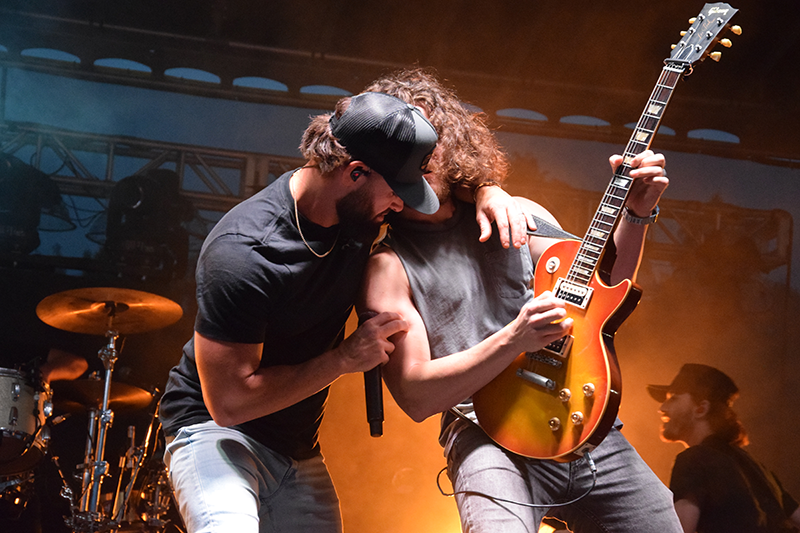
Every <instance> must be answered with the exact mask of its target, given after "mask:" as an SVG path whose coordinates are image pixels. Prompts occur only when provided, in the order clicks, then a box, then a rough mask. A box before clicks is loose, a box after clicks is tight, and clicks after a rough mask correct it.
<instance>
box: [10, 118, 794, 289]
mask: <svg viewBox="0 0 800 533" xmlns="http://www.w3.org/2000/svg"><path fill="white" fill-rule="evenodd" d="M0 151H3V152H6V153H9V154H12V155H16V156H17V157H19V158H20V159H23V160H26V162H28V163H29V164H30V165H31V166H33V167H35V168H37V169H39V170H42V171H43V172H45V173H47V174H49V175H50V177H51V179H53V180H54V181H55V182H56V183H57V184H58V186H59V189H60V190H61V193H62V194H66V195H77V196H88V197H94V198H108V196H109V195H110V193H111V189H112V188H113V187H114V185H115V184H116V183H117V182H118V181H119V180H120V179H122V178H124V177H126V176H129V175H133V174H143V173H145V172H147V171H148V170H150V169H155V168H170V169H173V170H175V172H177V173H178V175H179V176H180V178H181V195H183V196H185V197H186V198H187V199H189V200H190V201H191V202H192V204H193V205H194V207H195V208H196V209H198V210H210V211H217V212H225V211H227V210H228V209H230V208H231V207H233V206H234V205H236V204H237V203H239V202H241V201H242V200H244V199H246V198H248V197H249V196H251V195H253V194H254V193H256V192H257V191H259V190H261V189H262V188H263V187H265V186H266V185H268V184H269V183H270V182H271V181H272V180H274V179H275V178H276V177H277V176H280V175H281V174H282V173H284V172H286V171H287V170H290V169H292V168H296V167H298V166H301V165H302V160H301V159H298V158H291V157H283V156H276V155H271V154H262V153H253V152H240V151H234V150H223V149H219V148H211V147H201V146H193V145H187V144H178V143H168V142H161V141H152V140H146V139H136V138H132V137H125V136H113V135H97V134H87V133H79V132H74V131H67V130H58V129H53V128H48V127H44V126H40V125H35V124H19V123H0ZM54 160H55V161H54ZM120 160H125V161H126V163H127V167H128V171H127V172H124V173H123V172H119V169H120V167H122V166H123V165H122V164H120ZM131 162H133V163H134V166H133V170H130V169H131V164H130V163H131ZM54 166H57V167H58V170H57V171H56V172H47V171H46V170H45V168H47V167H54ZM536 190H537V198H543V199H546V201H545V202H542V203H543V204H545V207H547V208H549V209H552V210H553V211H554V212H557V213H559V214H560V218H561V221H562V224H563V225H564V227H566V228H568V229H571V230H573V231H574V230H575V228H582V227H585V226H586V225H587V224H588V221H589V220H591V217H592V215H593V214H594V212H595V209H596V208H597V204H598V193H597V192H596V191H585V190H578V189H573V188H571V187H570V186H568V185H566V184H563V183H557V182H544V183H537V185H536ZM792 225H793V221H792V217H791V215H790V214H789V213H787V212H786V211H783V210H780V209H772V210H758V209H748V208H743V207H738V206H733V205H730V204H725V203H723V202H715V201H712V202H706V203H703V202H695V201H681V200H669V199H663V200H662V201H661V215H660V218H659V222H658V223H657V224H655V225H654V226H653V227H652V228H651V229H650V231H649V232H648V236H647V252H646V254H645V259H644V261H645V266H646V267H649V269H650V270H651V271H659V270H660V271H665V270H666V271H671V270H673V269H674V268H675V267H676V265H680V264H681V263H682V262H683V261H684V260H685V258H686V257H687V256H688V255H689V254H690V253H693V252H694V251H696V250H697V249H698V248H700V247H702V246H703V245H705V244H707V243H711V242H712V241H713V240H714V239H716V238H717V237H718V235H719V234H720V233H721V232H723V230H724V233H725V235H727V238H728V241H729V244H730V245H731V246H739V245H740V243H741V242H743V241H746V242H748V243H750V246H751V247H752V249H753V250H755V251H756V252H757V256H758V257H757V258H754V259H755V260H757V264H758V269H759V270H760V271H762V272H763V273H772V272H773V271H775V270H776V269H779V268H785V269H786V284H787V287H788V286H789V280H790V276H791V257H792Z"/></svg>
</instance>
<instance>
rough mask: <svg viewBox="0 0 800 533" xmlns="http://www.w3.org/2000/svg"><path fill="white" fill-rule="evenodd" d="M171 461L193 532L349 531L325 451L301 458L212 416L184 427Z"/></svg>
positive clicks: (171, 472) (166, 457)
mask: <svg viewBox="0 0 800 533" xmlns="http://www.w3.org/2000/svg"><path fill="white" fill-rule="evenodd" d="M164 463H165V464H166V465H167V468H169V477H170V482H171V483H172V488H173V490H174V492H175V499H176V501H177V503H178V510H179V512H180V514H181V517H182V518H183V521H184V524H185V525H186V528H187V530H188V531H189V533H210V532H225V533H278V532H280V533H289V532H297V533H311V532H313V533H341V531H342V519H341V513H340V511H339V498H338V497H337V495H336V490H335V489H334V487H333V483H332V481H331V477H330V474H329V473H328V469H327V467H326V466H325V462H324V461H323V459H322V456H317V457H314V458H311V459H306V460H302V461H297V460H294V459H291V458H289V457H287V456H284V455H281V454H278V453H275V452H273V451H272V450H270V449H269V448H267V447H265V446H263V445H262V444H259V443H258V442H256V441H255V440H253V439H251V438H250V437H248V436H246V435H244V434H243V433H242V432H240V431H237V430H235V429H232V428H223V427H220V426H218V425H217V424H215V423H214V422H213V421H212V422H204V423H202V424H196V425H193V426H188V427H185V428H182V429H181V430H180V431H179V432H178V434H177V435H176V437H175V439H174V440H173V441H172V442H170V444H169V445H168V446H167V449H166V452H165V454H164Z"/></svg>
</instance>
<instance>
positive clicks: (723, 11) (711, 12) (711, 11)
mask: <svg viewBox="0 0 800 533" xmlns="http://www.w3.org/2000/svg"><path fill="white" fill-rule="evenodd" d="M728 11H730V9H722V8H721V7H712V8H711V9H709V10H708V14H709V15H716V14H717V13H719V14H720V15H725V14H727V13H728Z"/></svg>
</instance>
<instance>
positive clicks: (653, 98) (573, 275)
mask: <svg viewBox="0 0 800 533" xmlns="http://www.w3.org/2000/svg"><path fill="white" fill-rule="evenodd" d="M678 74H679V73H678V72H677V71H675V70H671V69H670V67H669V65H667V66H665V67H664V68H663V69H662V71H661V74H660V76H659V79H658V81H657V82H656V85H655V87H654V88H653V92H652V93H651V94H650V98H649V99H648V101H647V105H646V106H645V110H644V112H643V113H642V116H641V117H640V119H639V122H638V123H637V126H636V128H635V129H634V132H633V134H632V135H631V139H630V140H629V141H628V144H627V145H626V148H625V155H632V156H635V155H638V153H641V152H643V151H644V150H646V149H647V148H648V146H649V143H647V144H644V147H643V149H642V150H641V151H640V152H638V153H637V154H635V155H634V152H633V150H632V146H634V145H637V144H643V143H641V142H640V141H638V140H637V139H636V134H637V133H638V132H639V131H646V132H647V133H648V138H649V140H650V142H652V134H653V132H654V131H655V129H656V127H657V126H658V125H659V124H660V122H661V116H662V115H663V111H664V108H666V106H667V104H668V103H669V100H670V98H671V96H672V92H673V91H674V90H675V87H676V86H677V84H678V81H680V76H679V75H678ZM672 75H674V78H673V76H672ZM664 89H666V91H664V92H665V93H666V98H663V99H661V98H659V97H663V96H664V93H663V92H662V90H664ZM653 104H660V105H661V111H660V113H659V115H658V116H656V115H652V114H650V113H648V109H650V106H651V105H653ZM646 117H651V118H653V119H654V120H655V125H654V126H655V127H654V128H653V130H652V131H651V130H650V129H644V128H643V127H642V121H643V119H645V118H646ZM620 169H621V170H620ZM626 169H630V167H629V166H628V165H627V163H625V162H624V160H623V163H622V164H621V165H620V167H619V169H618V170H617V171H616V172H615V173H614V177H617V176H620V177H625V178H627V179H630V178H628V176H627V175H625V174H624V172H625V170H626ZM615 189H622V190H623V191H624V194H623V195H622V196H621V197H619V196H616V195H615V194H614V192H615V191H614V190H615ZM629 190H630V187H624V188H623V187H620V186H618V185H616V184H615V183H614V181H612V182H611V183H610V184H609V186H608V187H607V188H606V191H605V193H604V195H603V198H602V200H601V208H602V206H603V205H608V206H611V207H613V208H614V209H615V210H616V214H615V215H614V216H615V218H616V217H618V216H619V211H620V210H621V209H622V205H623V204H624V203H625V198H626V197H627V195H628V192H629ZM612 191H613V192H612ZM611 198H616V199H619V200H621V202H620V205H619V206H617V205H616V204H615V203H614V202H613V201H612V200H611ZM602 216H603V213H602V212H601V210H598V212H597V214H596V215H595V217H594V218H593V219H592V222H591V224H590V225H589V229H588V230H587V232H586V236H585V237H584V240H583V241H582V243H581V246H580V248H579V250H578V255H579V256H581V257H586V258H589V259H592V263H594V264H593V265H591V266H592V269H591V271H592V272H593V271H594V268H596V266H597V261H598V260H599V255H598V256H597V257H596V258H595V257H594V254H593V253H592V252H591V251H589V250H587V249H586V241H587V239H589V240H591V241H592V245H593V246H597V247H599V248H600V249H601V250H602V248H604V247H605V245H606V243H607V242H608V239H609V237H610V234H611V232H610V231H606V230H605V229H603V228H602V227H601V226H600V224H601V223H604V221H603V220H601V217H602ZM606 224H607V223H606ZM593 230H595V231H597V232H601V233H602V234H603V235H605V236H604V237H597V236H595V235H593V234H592V231H593ZM593 239H600V240H601V242H602V244H597V243H596V242H594V240H593ZM574 267H575V264H574V263H573V266H572V267H571V268H570V270H569V271H568V272H567V276H566V279H568V280H569V281H573V282H575V281H577V282H580V283H583V284H585V285H588V284H589V282H590V281H591V274H590V275H589V276H588V279H586V280H583V278H585V277H586V276H583V275H582V274H581V273H580V272H577V271H576V270H575V268H574ZM586 270H589V269H586Z"/></svg>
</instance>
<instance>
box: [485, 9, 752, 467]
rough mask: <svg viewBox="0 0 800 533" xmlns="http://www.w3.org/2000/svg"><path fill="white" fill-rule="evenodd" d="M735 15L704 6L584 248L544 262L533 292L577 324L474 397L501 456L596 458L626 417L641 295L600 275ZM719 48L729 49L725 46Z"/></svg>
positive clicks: (573, 244) (579, 245)
mask: <svg viewBox="0 0 800 533" xmlns="http://www.w3.org/2000/svg"><path fill="white" fill-rule="evenodd" d="M736 11H737V10H736V9H734V8H732V7H731V6H729V5H728V4H724V3H715V4H706V5H705V6H704V8H703V11H702V12H701V13H700V14H699V15H698V16H697V17H696V18H695V19H693V20H692V21H691V22H692V25H691V27H690V28H689V29H688V30H687V31H686V32H684V33H682V35H683V37H682V39H681V41H680V42H679V43H678V44H677V45H676V46H675V47H674V48H673V51H672V54H671V55H670V57H669V58H668V59H666V60H665V61H664V63H665V66H664V68H663V70H662V72H661V76H660V77H659V79H658V82H657V83H656V86H655V88H654V89H653V92H652V94H651V96H650V99H649V101H648V102H647V106H646V107H645V109H644V112H643V113H642V116H641V118H640V119H639V122H638V123H637V125H636V128H635V130H634V132H633V135H632V136H631V139H630V141H629V142H628V145H627V147H626V149H625V153H624V155H623V163H622V164H621V165H620V167H619V168H618V169H617V170H616V172H615V173H614V176H613V177H612V179H611V182H610V184H609V185H608V188H607V189H606V191H605V195H604V196H603V199H602V201H601V203H600V207H599V208H598V209H597V212H596V213H595V215H594V218H593V219H592V223H591V225H590V226H589V229H588V230H587V232H586V235H585V237H584V238H583V240H582V241H577V240H566V241H561V242H558V243H556V244H554V245H552V246H550V247H549V248H548V249H547V250H546V251H545V253H544V254H543V255H542V257H541V258H540V259H539V261H538V263H537V266H536V272H535V275H534V283H535V285H534V291H535V293H536V294H537V295H538V294H541V293H542V292H544V291H551V292H553V293H554V294H555V295H556V296H557V297H558V298H560V299H562V300H564V301H565V302H566V305H567V315H568V316H569V317H571V318H572V319H573V321H574V325H573V328H572V333H571V335H569V336H567V337H564V338H562V339H560V340H558V341H557V342H554V343H552V344H550V345H548V346H547V347H545V348H544V349H543V350H540V351H538V352H527V353H523V354H520V355H519V356H518V357H517V358H516V360H515V361H514V362H513V363H512V364H511V365H510V366H509V367H508V368H507V369H506V370H505V371H504V372H502V373H501V374H500V375H499V376H497V377H496V378H495V379H494V380H493V381H492V382H490V383H489V384H488V385H486V386H485V387H483V388H482V389H481V390H479V391H478V392H477V393H475V394H474V395H473V402H474V406H475V414H476V416H477V418H478V422H479V423H480V425H481V427H482V428H483V430H484V431H486V433H487V434H488V435H489V436H490V437H491V438H492V439H493V440H494V441H495V442H497V443H498V444H500V445H501V446H503V447H504V448H506V449H508V450H510V451H512V452H515V453H517V454H520V455H524V456H527V457H532V458H536V459H554V460H556V461H561V462H567V461H572V460H574V459H577V458H578V457H582V456H583V455H584V454H585V453H586V452H587V451H591V450H593V449H594V448H595V447H597V446H598V445H599V444H600V442H601V441H602V440H603V439H604V438H605V437H606V435H607V434H608V432H609V430H610V429H611V427H612V425H613V423H614V420H615V419H616V416H617V411H618V409H619V404H620V399H621V392H622V381H621V376H620V370H619V365H618V363H617V357H616V354H615V352H614V344H613V341H614V335H615V333H616V330H617V329H618V328H619V326H620V325H621V324H622V322H623V321H624V320H625V319H626V318H627V317H628V316H629V315H630V313H631V312H633V309H634V308H635V307H636V305H637V303H638V302H639V297H640V296H641V291H640V289H639V288H638V287H637V286H636V285H635V284H634V283H633V282H632V281H630V280H625V281H623V282H622V283H619V284H618V285H615V286H613V287H609V286H608V285H605V284H604V283H603V282H602V281H601V280H600V278H599V276H598V267H599V263H600V259H601V257H602V255H603V252H604V251H605V249H606V245H607V243H608V241H609V238H610V237H611V236H612V233H613V231H614V228H615V227H616V225H617V223H618V222H619V219H620V216H621V214H622V206H623V204H624V203H625V199H626V197H627V195H628V192H629V190H630V187H631V184H632V183H633V180H632V179H631V178H630V175H629V173H630V170H631V167H630V165H629V163H630V162H631V160H632V159H633V158H634V157H635V156H636V155H638V154H640V153H641V152H643V151H645V150H647V149H648V148H649V147H650V144H651V141H652V139H653V136H654V135H655V133H656V130H657V129H658V126H659V124H660V123H661V117H662V115H663V113H664V109H665V108H666V106H667V103H668V102H669V100H670V97H671V96H672V92H673V90H674V89H675V86H676V85H677V83H678V81H679V80H680V79H681V78H682V77H683V76H685V75H688V74H690V73H691V71H692V68H693V66H694V65H695V64H697V63H698V62H700V61H702V60H704V59H705V58H706V57H707V56H710V57H712V59H714V60H717V59H719V55H718V54H719V52H710V49H711V48H712V47H713V46H714V45H716V43H717V42H720V39H721V35H722V34H723V33H724V32H725V31H727V30H728V29H730V30H731V31H732V32H733V33H735V34H737V35H738V34H739V33H741V30H740V29H739V28H738V27H736V26H733V27H731V26H730V19H731V17H733V15H734V14H735V13H736ZM721 44H722V45H724V46H730V41H729V40H727V39H722V40H721Z"/></svg>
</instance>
